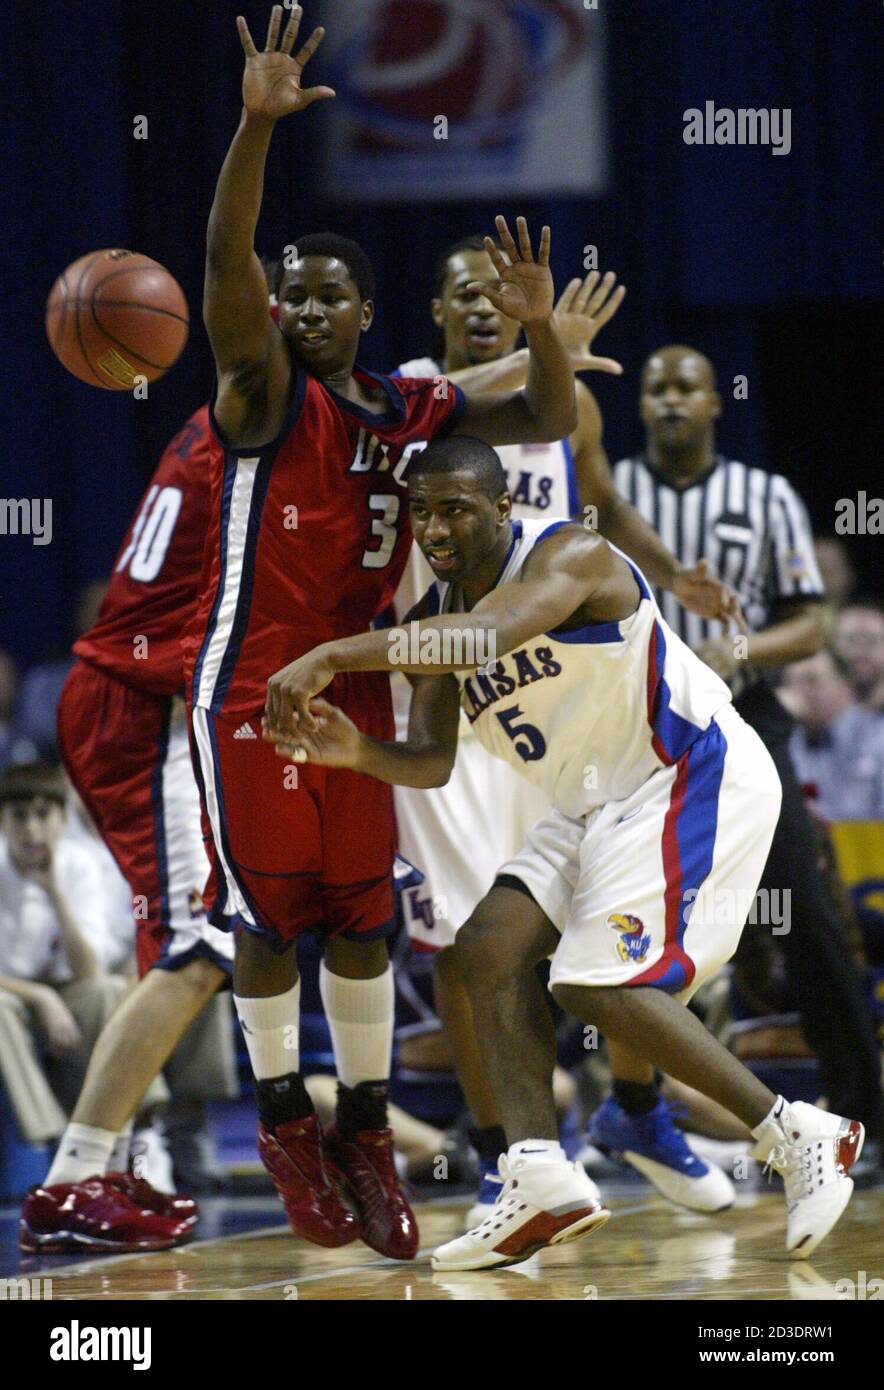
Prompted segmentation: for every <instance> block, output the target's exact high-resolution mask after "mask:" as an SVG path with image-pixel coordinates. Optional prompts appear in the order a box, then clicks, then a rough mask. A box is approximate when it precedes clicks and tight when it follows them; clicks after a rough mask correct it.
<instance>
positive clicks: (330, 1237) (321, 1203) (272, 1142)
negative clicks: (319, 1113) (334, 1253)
mask: <svg viewBox="0 0 884 1390" xmlns="http://www.w3.org/2000/svg"><path fill="white" fill-rule="evenodd" d="M258 1152H259V1154H260V1155H261V1162H262V1163H263V1164H264V1167H265V1168H266V1169H267V1171H268V1173H269V1174H270V1176H271V1178H272V1179H273V1182H274V1184H275V1186H276V1190H277V1192H278V1193H279V1195H280V1197H281V1199H282V1204H283V1206H284V1207H285V1214H286V1216H287V1217H288V1220H289V1225H290V1226H291V1228H292V1230H293V1231H294V1232H295V1235H298V1236H303V1237H304V1238H305V1240H312V1241H313V1242H314V1244H315V1245H327V1246H336V1245H349V1243H350V1241H351V1240H355V1239H356V1237H357V1236H358V1235H359V1234H360V1229H359V1221H358V1219H357V1217H356V1216H355V1215H354V1214H353V1212H352V1211H351V1210H350V1208H349V1207H348V1206H346V1205H345V1204H344V1201H343V1199H342V1197H341V1188H342V1187H343V1181H342V1179H341V1175H340V1173H339V1172H338V1171H337V1169H336V1167H335V1165H334V1163H333V1162H332V1161H330V1159H329V1155H328V1153H326V1152H325V1148H324V1144H323V1136H322V1129H321V1128H320V1124H319V1120H318V1119H317V1117H316V1116H315V1115H308V1116H306V1118H304V1119H301V1120H286V1122H285V1124H281V1125H277V1126H276V1127H275V1129H274V1130H273V1131H272V1132H271V1131H270V1130H268V1129H265V1128H264V1126H263V1125H262V1124H259V1125H258Z"/></svg>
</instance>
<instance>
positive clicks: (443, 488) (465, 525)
mask: <svg viewBox="0 0 884 1390" xmlns="http://www.w3.org/2000/svg"><path fill="white" fill-rule="evenodd" d="M408 501H409V507H410V511H411V529H412V532H413V534H414V539H415V540H416V541H417V543H418V545H419V546H420V548H421V550H422V551H423V553H424V556H425V558H426V560H427V562H428V563H429V565H430V568H431V569H432V571H433V573H434V574H437V575H438V576H439V578H440V579H444V580H445V582H446V583H453V582H457V581H460V580H462V579H464V578H465V576H466V575H468V574H470V573H472V571H473V570H474V569H476V567H477V566H478V565H480V564H481V563H482V561H483V560H485V559H486V558H487V557H488V555H489V554H490V553H491V551H492V550H493V549H494V545H495V542H496V541H497V538H498V535H499V523H498V520H497V517H498V507H497V505H496V504H495V503H494V502H492V500H491V498H490V497H489V496H488V495H487V493H484V492H482V491H481V490H480V488H479V487H478V485H477V483H476V480H475V479H474V478H473V477H472V475H471V474H470V473H467V472H463V473H446V474H439V475H437V476H432V475H430V476H427V477H420V476H418V477H415V478H412V479H410V480H409V483H408Z"/></svg>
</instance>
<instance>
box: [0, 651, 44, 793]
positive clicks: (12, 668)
mask: <svg viewBox="0 0 884 1390" xmlns="http://www.w3.org/2000/svg"><path fill="white" fill-rule="evenodd" d="M17 690H18V667H17V666H16V664H15V662H14V661H13V659H12V657H11V656H10V655H9V653H8V652H3V651H0V772H2V771H3V769H4V767H7V766H8V764H9V763H29V762H31V761H32V760H33V759H34V758H35V757H36V756H37V750H36V748H35V747H34V745H33V744H32V743H31V742H30V741H29V740H28V739H26V738H23V737H22V736H21V735H20V734H19V733H18V732H17V731H16V728H15V725H14V724H13V722H12V711H13V708H14V706H15V696H16V692H17Z"/></svg>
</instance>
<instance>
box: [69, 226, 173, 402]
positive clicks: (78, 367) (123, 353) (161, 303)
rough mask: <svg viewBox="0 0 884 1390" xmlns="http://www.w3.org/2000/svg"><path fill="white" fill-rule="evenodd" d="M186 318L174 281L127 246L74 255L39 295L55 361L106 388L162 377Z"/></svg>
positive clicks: (129, 386)
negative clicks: (48, 288) (45, 293)
mask: <svg viewBox="0 0 884 1390" xmlns="http://www.w3.org/2000/svg"><path fill="white" fill-rule="evenodd" d="M189 322H190V320H189V316H188V312H187V300H186V299H185V298H184V294H183V291H182V289H181V286H180V285H179V284H178V281H177V280H175V279H174V277H173V276H171V275H170V274H169V272H168V270H166V269H165V268H164V267H163V266H161V265H160V264H159V262H158V261H153V260H151V258H150V256H140V255H138V254H137V252H134V251H122V250H118V249H117V250H107V251H92V252H90V253H89V255H88V256H81V257H80V259H79V260H77V261H74V262H73V264H72V265H69V266H68V268H67V270H65V271H64V272H63V273H62V274H61V275H59V277H58V279H57V280H56V282H55V284H54V285H53V286H52V292H51V294H50V295H49V298H48V300H47V301H46V335H47V337H48V339H49V343H50V346H51V347H52V351H53V352H54V353H55V355H56V357H57V358H58V360H59V362H61V363H62V364H63V365H64V366H65V367H67V369H68V371H69V372H73V374H74V376H76V377H79V378H80V380H81V381H88V383H89V385H90V386H103V387H104V388H105V389H106V390H108V391H131V390H132V389H133V387H134V386H136V385H138V384H139V383H138V382H137V381H136V377H139V376H141V377H144V378H145V379H146V380H147V381H158V380H159V378H160V377H161V376H164V375H165V373H166V372H167V371H168V370H169V368H170V367H171V366H172V365H173V364H174V363H175V362H177V360H178V358H179V357H180V356H181V353H182V352H183V351H184V344H185V343H186V342H187V331H188V326H189Z"/></svg>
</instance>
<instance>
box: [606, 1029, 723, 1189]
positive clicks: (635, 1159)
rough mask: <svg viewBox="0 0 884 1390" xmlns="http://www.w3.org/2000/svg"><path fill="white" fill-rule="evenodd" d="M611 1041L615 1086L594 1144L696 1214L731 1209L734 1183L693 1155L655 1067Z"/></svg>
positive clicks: (612, 1039) (610, 1048) (715, 1168)
mask: <svg viewBox="0 0 884 1390" xmlns="http://www.w3.org/2000/svg"><path fill="white" fill-rule="evenodd" d="M606 1041H607V1044H608V1058H609V1060H610V1063H611V1070H612V1072H613V1074H614V1086H613V1092H612V1094H611V1095H610V1096H608V1098H607V1099H606V1100H605V1101H603V1102H602V1104H601V1105H600V1106H599V1108H598V1110H596V1112H595V1114H594V1115H593V1116H592V1118H591V1119H590V1123H589V1140H590V1142H591V1143H592V1144H594V1145H595V1146H596V1148H598V1149H601V1151H602V1152H603V1153H607V1154H614V1155H616V1156H617V1157H619V1158H622V1159H624V1160H625V1161H626V1162H627V1163H630V1164H631V1165H632V1166H633V1167H634V1168H636V1169H638V1171H639V1172H640V1173H642V1174H644V1176H645V1177H646V1178H647V1179H648V1180H649V1182H651V1183H653V1185H654V1186H655V1187H656V1189H657V1191H658V1192H660V1193H661V1194H662V1195H663V1196H664V1197H667V1198H668V1199H669V1201H671V1202H676V1203H677V1204H678V1205H679V1206H685V1207H689V1208H690V1209H691V1210H692V1211H723V1210H724V1209H725V1208H726V1207H729V1206H732V1205H733V1201H734V1188H733V1183H732V1182H731V1180H730V1178H729V1177H728V1175H727V1173H725V1172H723V1171H722V1169H721V1168H718V1167H717V1166H716V1165H715V1164H714V1163H705V1162H704V1161H703V1159H702V1158H700V1157H699V1155H698V1154H695V1153H694V1151H693V1149H692V1148H691V1146H690V1145H689V1143H688V1141H687V1139H686V1138H685V1136H684V1134H683V1132H682V1130H681V1129H680V1128H679V1127H678V1125H677V1124H676V1123H675V1115H674V1112H673V1108H672V1106H671V1105H668V1104H667V1102H666V1101H665V1100H664V1099H663V1097H662V1096H661V1095H660V1092H659V1090H658V1088H657V1085H656V1080H655V1068H654V1067H653V1066H652V1064H651V1063H650V1062H648V1061H646V1060H645V1058H643V1057H640V1056H638V1055H637V1054H636V1053H635V1052H634V1051H633V1050H632V1049H631V1048H628V1047H625V1046H624V1045H623V1043H621V1042H617V1041H616V1040H615V1039H614V1038H608V1039H606Z"/></svg>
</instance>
